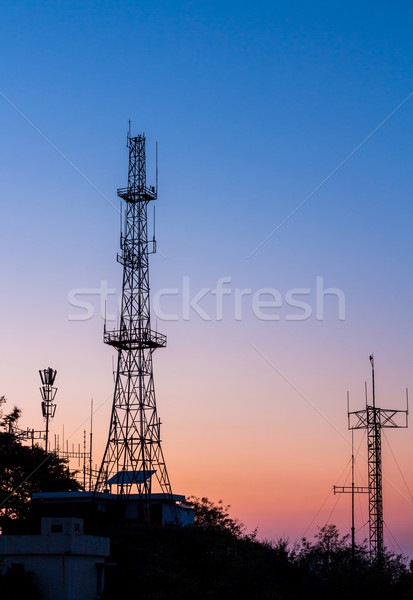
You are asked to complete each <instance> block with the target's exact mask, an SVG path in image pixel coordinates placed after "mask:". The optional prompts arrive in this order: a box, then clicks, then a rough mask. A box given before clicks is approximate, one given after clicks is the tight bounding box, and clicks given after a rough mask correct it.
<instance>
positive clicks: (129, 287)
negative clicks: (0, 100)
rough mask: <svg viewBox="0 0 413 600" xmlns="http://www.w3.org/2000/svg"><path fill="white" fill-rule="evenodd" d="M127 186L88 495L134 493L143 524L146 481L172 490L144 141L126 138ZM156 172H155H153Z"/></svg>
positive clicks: (152, 194) (152, 195)
mask: <svg viewBox="0 0 413 600" xmlns="http://www.w3.org/2000/svg"><path fill="white" fill-rule="evenodd" d="M127 147H128V148H129V171H128V187H127V188H124V189H119V190H118V196H119V197H120V198H121V199H122V200H123V201H124V205H125V207H124V213H125V214H124V227H123V229H124V231H122V225H121V236H120V247H121V253H120V254H118V256H117V260H118V262H119V263H120V264H121V265H122V266H123V283H122V304H121V314H120V323H119V329H117V330H114V331H107V329H106V322H105V329H104V341H105V343H106V344H109V345H110V346H113V347H114V348H115V349H116V350H117V353H118V357H117V370H116V377H115V392H114V397H113V407H112V416H111V420H110V429H109V437H108V442H107V445H106V449H105V453H104V456H103V460H102V464H101V466H100V470H99V474H98V478H97V483H96V487H95V492H96V493H99V492H102V491H105V490H109V489H110V490H111V491H112V490H113V488H114V489H115V490H116V493H117V494H118V497H119V498H120V499H122V500H126V499H127V498H128V497H129V495H130V494H131V490H132V489H136V490H137V493H138V494H139V496H140V498H139V500H140V501H141V504H142V506H143V510H144V518H145V520H146V522H147V523H149V522H150V500H151V493H152V479H153V477H154V476H155V478H156V480H157V481H158V483H159V488H160V490H161V492H162V493H163V494H164V495H165V499H166V500H167V501H168V502H171V505H173V496H172V489H171V484H170V481H169V476H168V472H167V469H166V464H165V460H164V456H163V452H162V447H161V437H160V425H161V423H160V420H159V418H158V416H157V409H156V399H155V388H154V379H153V371H152V354H153V352H154V350H156V349H157V348H164V347H165V346H166V336H164V335H162V334H160V333H157V332H156V331H154V330H152V329H151V317H150V294H149V254H153V253H155V252H156V242H155V236H153V239H152V240H148V220H147V209H148V204H149V203H150V202H151V201H152V200H156V198H157V189H155V188H154V187H147V185H146V151H145V136H144V135H138V136H137V137H131V136H130V132H129V134H128V137H127ZM156 170H157V169H156Z"/></svg>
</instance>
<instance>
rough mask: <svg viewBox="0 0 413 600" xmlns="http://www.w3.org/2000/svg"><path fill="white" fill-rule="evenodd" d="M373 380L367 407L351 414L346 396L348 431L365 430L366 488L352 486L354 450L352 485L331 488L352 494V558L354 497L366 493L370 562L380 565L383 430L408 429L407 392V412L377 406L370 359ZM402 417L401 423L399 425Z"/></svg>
mask: <svg viewBox="0 0 413 600" xmlns="http://www.w3.org/2000/svg"><path fill="white" fill-rule="evenodd" d="M369 360H370V364H371V378H372V402H371V403H369V402H368V398H367V384H366V408H364V409H362V410H355V411H350V409H349V397H348V394H347V418H348V428H349V429H350V430H355V429H365V430H366V431H367V465H368V486H357V487H356V486H355V485H354V450H353V451H352V485H351V487H349V486H334V493H335V494H342V493H351V495H352V527H351V532H352V548H353V556H354V544H355V539H354V494H358V493H368V495H369V542H370V556H371V559H372V560H373V561H374V562H375V563H376V564H377V565H378V566H379V567H381V565H382V560H383V552H384V539H383V533H384V531H383V529H384V527H383V526H384V519H383V475H382V458H381V433H382V429H385V428H392V429H399V428H406V427H407V426H408V414H409V405H408V393H407V390H406V410H398V409H393V408H390V409H389V408H379V407H378V406H377V405H376V382H375V371H374V356H373V355H371V356H370V357H369ZM400 415H404V417H405V419H404V421H403V422H401V423H400V422H398V418H399V416H400Z"/></svg>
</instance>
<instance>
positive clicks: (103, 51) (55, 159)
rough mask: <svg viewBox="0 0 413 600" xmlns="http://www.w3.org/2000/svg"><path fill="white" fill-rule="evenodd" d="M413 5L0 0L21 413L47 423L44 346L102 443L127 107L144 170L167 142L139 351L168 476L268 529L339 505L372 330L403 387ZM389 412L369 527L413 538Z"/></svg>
mask: <svg viewBox="0 0 413 600" xmlns="http://www.w3.org/2000/svg"><path fill="white" fill-rule="evenodd" d="M412 17H413V8H412V6H411V4H410V3H408V2H398V1H396V2H392V3H388V2H376V3H375V4H374V5H373V4H372V3H370V2H364V3H363V2H362V3H360V2H347V3H345V4H344V3H342V4H339V5H337V4H334V3H331V2H321V1H315V2H303V1H297V2H294V3H287V2H282V3H281V2H274V1H271V2H270V1H268V2H265V1H263V0H258V1H256V2H245V1H244V2H243V1H238V2H231V1H226V0H220V2H216V1H210V2H204V3H200V2H180V1H179V0H177V1H175V2H166V1H164V0H159V1H158V2H157V3H143V2H141V1H138V0H137V1H135V2H132V1H131V0H128V1H126V0H119V1H118V2H116V3H113V2H109V1H107V0H105V1H103V0H102V1H96V0H95V1H88V0H82V2H76V1H72V0H71V1H70V2H69V1H63V2H59V3H56V2H51V1H44V2H39V1H30V0H28V1H26V2H22V1H21V0H17V1H15V2H11V1H6V2H3V3H2V10H1V19H0V49H1V61H0V73H1V77H0V124H1V138H0V182H1V199H2V216H1V222H0V223H1V225H0V227H1V236H0V251H1V257H2V260H1V263H0V281H1V288H0V310H1V312H0V318H1V341H2V343H1V350H0V353H1V387H0V395H2V394H5V395H6V396H7V398H8V406H9V407H10V408H11V407H12V406H13V405H14V404H17V405H18V406H19V407H21V408H22V409H23V417H22V421H21V425H22V426H24V427H26V426H30V427H35V428H40V427H41V426H42V419H41V410H40V400H41V399H40V394H39V391H38V387H39V385H40V379H39V376H38V369H42V368H45V367H48V366H51V367H53V368H55V369H57V371H58V374H57V379H56V385H57V387H58V388H59V390H58V393H57V397H56V401H57V412H56V417H55V419H54V421H53V426H52V428H53V432H54V433H58V434H59V435H61V432H62V426H63V424H64V426H65V435H66V436H67V437H69V444H71V443H75V444H76V445H77V443H79V442H81V441H82V436H83V429H84V428H86V429H87V431H88V429H89V423H88V416H89V410H90V399H91V398H93V399H94V406H95V408H96V413H95V415H94V434H95V457H94V458H95V462H96V463H99V461H100V458H101V453H102V450H103V445H104V443H105V440H106V437H107V433H108V427H109V415H110V408H111V401H112V395H113V377H112V356H113V352H112V349H111V348H110V347H108V346H105V345H104V344H103V341H102V337H103V315H102V310H101V305H102V290H103V289H104V288H105V287H107V288H109V289H110V291H111V294H110V295H109V297H108V304H107V306H108V312H116V304H117V299H118V297H119V294H120V291H121V290H120V285H121V266H120V265H119V264H117V263H116V253H117V251H118V249H119V212H118V211H119V202H118V198H117V197H116V189H117V188H119V187H124V186H125V185H126V183H127V160H128V157H127V150H126V148H125V143H126V132H127V128H128V120H129V119H131V120H132V133H133V134H137V133H140V132H145V134H146V136H147V160H148V183H154V180H155V169H154V164H155V161H154V157H155V142H156V140H158V142H159V199H158V201H157V202H156V235H157V242H158V250H159V252H158V254H157V255H155V256H153V257H151V287H152V294H153V300H154V298H155V294H156V293H157V294H158V300H159V302H158V306H157V310H156V313H157V314H156V315H155V314H153V326H154V327H155V326H157V328H158V330H159V331H160V332H162V333H165V334H166V335H167V336H168V346H167V348H166V349H164V350H159V351H157V352H156V353H155V354H154V373H155V383H156V393H157V402H158V412H159V415H160V417H161V419H162V422H163V429H162V438H163V448H164V453H165V457H166V461H167V466H168V470H169V474H170V478H171V482H172V486H173V489H174V491H175V492H177V493H182V494H186V495H197V496H208V497H209V498H210V499H211V500H219V499H222V500H223V501H224V503H226V504H230V505H231V514H232V515H233V516H234V517H238V518H240V519H241V520H242V521H244V522H245V523H246V524H247V526H248V528H249V529H250V530H251V529H253V528H255V527H258V528H259V535H260V536H262V537H265V538H275V537H279V536H287V537H289V538H290V540H291V541H294V540H296V539H299V538H300V537H301V536H302V535H304V534H305V535H307V536H310V537H311V536H312V535H313V534H314V533H315V532H316V528H317V526H322V525H324V524H325V523H326V522H327V520H330V522H333V523H336V524H337V525H338V526H339V527H340V530H341V532H342V533H347V532H348V531H349V528H350V497H349V496H346V497H344V496H340V497H337V496H336V497H334V496H333V494H332V486H333V485H334V484H339V485H344V484H345V483H347V484H349V482H350V479H349V468H350V467H349V460H350V452H351V435H350V432H348V430H347V417H346V411H347V405H346V393H347V390H349V392H350V403H351V408H352V409H357V408H363V407H364V403H365V400H364V382H365V381H366V380H367V381H368V384H369V391H370V364H369V360H368V357H369V354H371V353H372V352H374V355H375V361H376V363H375V364H376V372H377V402H378V404H379V405H380V406H382V407H389V408H391V407H394V408H399V409H404V408H405V389H406V387H409V388H410V389H413V370H412V359H413V337H412V326H413V312H412V309H411V303H412V298H413V280H412V276H411V272H412V267H411V262H412V256H413V240H412V219H413V203H412V192H413V180H412V159H413V146H412V122H413V87H412V74H413V65H412V58H413V37H412V34H411V22H412ZM222 278H225V281H224V279H222ZM220 280H221V284H220V283H219V281H220ZM220 285H222V288H223V289H225V291H226V293H225V294H224V295H223V299H222V311H220V310H219V308H220V307H219V306H218V308H217V301H218V299H219V293H218V294H217V293H215V294H214V293H213V292H214V291H215V292H218V290H219V286H220ZM329 288H334V289H335V291H334V292H333V293H330V294H328V295H324V298H323V296H322V294H321V292H320V289H321V290H327V289H329ZM99 290H100V291H99ZM237 290H238V291H237ZM240 290H244V294H242V293H241V292H240ZM245 290H249V291H245ZM294 290H295V291H294ZM297 290H299V291H297ZM198 294H200V295H202V294H203V298H202V299H201V300H200V302H199V304H198V305H195V306H198V307H200V308H198V312H197V310H196V309H195V308H194V307H193V306H192V307H191V306H190V304H188V299H189V300H194V298H195V297H196V296H197V295H198ZM320 294H321V296H320ZM73 298H76V299H77V301H78V300H79V299H80V301H81V302H85V303H86V302H87V303H89V305H90V311H89V312H90V318H88V319H84V317H85V315H86V313H87V312H88V310H87V309H85V308H83V309H82V308H80V307H79V306H73V302H72V303H70V299H72V300H73ZM240 298H241V299H240ZM288 299H290V300H291V299H292V300H293V301H295V302H305V303H306V307H304V308H303V307H301V308H300V307H299V306H298V307H297V306H295V307H293V306H291V302H290V301H289V300H288ZM265 301H267V302H270V303H271V302H272V306H268V307H267V308H265V307H263V306H262V304H263V303H264V302H265ZM257 303H258V304H260V303H261V305H260V306H258V307H257ZM218 304H219V301H218ZM280 304H281V306H280ZM193 305H194V302H193ZM322 309H323V310H322ZM339 309H340V310H339ZM220 312H222V315H221V314H220ZM204 313H205V314H204ZM321 313H323V314H321ZM303 316H306V317H307V318H305V319H304V318H303ZM206 317H207V318H206ZM156 320H157V323H155V321H156ZM385 436H386V439H383V473H384V517H385V522H386V527H385V542H386V544H387V545H388V547H389V548H390V549H395V550H396V551H399V549H400V548H401V550H402V551H403V552H404V553H406V554H409V555H410V556H413V496H412V493H413V471H412V455H413V424H412V427H411V428H410V429H407V430H406V429H400V430H397V431H395V430H386V432H385ZM362 437H363V434H362V432H356V434H355V445H356V447H359V446H360V453H359V456H358V460H357V464H358V475H357V478H358V481H357V482H358V484H359V485H366V484H367V465H366V460H365V457H366V440H365V438H364V440H363V439H362ZM386 440H387V441H388V443H389V445H390V446H389V445H388V443H387V441H386ZM393 454H394V457H395V458H394V457H393ZM395 459H396V460H395ZM396 461H397V462H396ZM74 466H75V465H74ZM346 478H347V479H346ZM409 490H410V491H409ZM411 492H412V493H411ZM329 494H330V495H329ZM356 506H357V513H356V519H357V523H356V527H357V529H358V533H357V537H358V539H359V540H361V539H363V537H365V536H367V527H364V528H363V525H365V524H366V522H367V520H368V505H367V497H366V496H363V497H360V498H357V503H356ZM389 531H390V534H389Z"/></svg>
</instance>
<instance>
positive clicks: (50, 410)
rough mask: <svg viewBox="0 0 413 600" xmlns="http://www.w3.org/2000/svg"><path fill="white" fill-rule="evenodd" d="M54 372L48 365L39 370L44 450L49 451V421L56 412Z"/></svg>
mask: <svg viewBox="0 0 413 600" xmlns="http://www.w3.org/2000/svg"><path fill="white" fill-rule="evenodd" d="M56 373H57V371H55V370H54V369H51V368H50V367H48V368H47V369H43V370H42V371H39V374H40V379H41V381H42V387H41V388H40V394H41V396H42V414H43V417H44V419H45V421H46V431H45V450H46V452H48V451H49V421H50V419H53V417H54V415H55V412H56V404H54V402H53V401H54V399H55V397H56V392H57V388H56V387H53V384H54V382H55V379H56Z"/></svg>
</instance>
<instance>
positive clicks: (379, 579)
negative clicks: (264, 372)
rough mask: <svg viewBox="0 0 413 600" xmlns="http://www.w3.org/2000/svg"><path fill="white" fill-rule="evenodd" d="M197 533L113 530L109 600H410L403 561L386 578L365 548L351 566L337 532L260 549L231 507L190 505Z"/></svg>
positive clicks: (395, 559)
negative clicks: (135, 599) (137, 597)
mask: <svg viewBox="0 0 413 600" xmlns="http://www.w3.org/2000/svg"><path fill="white" fill-rule="evenodd" d="M188 503H190V504H191V505H192V506H195V509H196V523H197V525H196V527H192V528H191V527H187V528H182V529H145V528H139V527H132V526H130V525H129V526H127V525H126V524H117V525H113V526H112V528H111V529H110V530H107V531H105V532H101V533H102V534H105V535H109V536H110V537H111V555H112V556H111V561H112V562H113V563H114V566H112V567H110V569H109V570H108V571H107V588H106V598H107V600H118V599H119V598H122V597H129V596H130V597H133V595H134V594H136V593H137V590H139V594H140V595H141V597H144V598H145V599H146V600H175V599H177V600H178V599H179V600H186V599H188V600H189V599H193V598H196V599H197V600H214V599H218V600H219V599H220V598H224V599H226V600H232V599H237V600H239V599H243V598H248V599H253V600H255V599H259V600H302V599H305V600H313V599H314V600H316V599H317V600H330V599H332V598H334V599H335V600H344V599H348V598H352V600H358V599H360V600H361V599H363V600H369V599H373V598H374V599H375V600H390V599H391V600H411V599H412V598H413V579H412V574H411V572H410V571H409V570H408V569H407V567H406V566H405V563H404V561H403V559H402V557H400V556H396V555H394V554H391V553H388V552H386V554H385V558H384V562H383V568H382V570H381V572H378V570H377V569H376V568H375V567H374V566H373V565H371V563H370V560H369V554H368V552H367V549H366V546H365V545H360V546H357V548H356V553H355V560H354V562H353V561H352V553H351V546H350V543H349V539H348V536H344V537H340V535H339V533H338V531H337V529H336V527H335V526H334V525H327V526H325V527H323V528H322V529H320V530H319V532H318V534H317V535H316V536H315V539H314V541H312V542H311V541H309V540H306V539H303V540H302V541H301V543H300V544H298V545H296V546H293V547H290V545H289V543H288V540H278V541H276V542H259V541H257V540H256V538H255V534H253V535H248V534H246V533H245V528H244V527H243V526H242V524H240V523H239V522H238V521H236V520H233V519H231V517H230V516H229V514H228V507H226V506H224V505H223V504H222V502H219V503H218V504H214V503H212V502H210V501H209V500H208V499H207V498H201V499H197V498H191V499H189V502H188Z"/></svg>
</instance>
